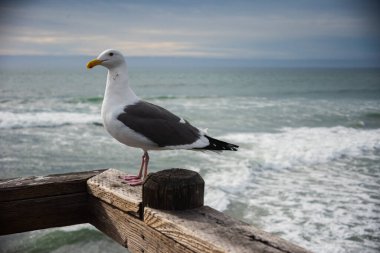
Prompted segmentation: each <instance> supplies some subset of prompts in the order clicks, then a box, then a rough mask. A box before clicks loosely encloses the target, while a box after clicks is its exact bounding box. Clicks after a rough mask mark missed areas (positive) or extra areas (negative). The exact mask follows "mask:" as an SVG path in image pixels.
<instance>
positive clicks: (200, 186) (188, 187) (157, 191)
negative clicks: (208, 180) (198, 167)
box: [142, 169, 205, 210]
mask: <svg viewBox="0 0 380 253" xmlns="http://www.w3.org/2000/svg"><path fill="white" fill-rule="evenodd" d="M204 186H205V182H204V181H203V179H202V177H201V176H200V175H199V174H198V173H197V172H194V171H191V170H185V169H168V170H163V171H159V172H156V173H151V174H149V175H148V177H147V178H146V180H145V182H144V185H143V190H142V194H143V198H142V199H143V206H144V207H151V208H156V209H162V210H186V209H192V208H197V207H201V206H203V195H204Z"/></svg>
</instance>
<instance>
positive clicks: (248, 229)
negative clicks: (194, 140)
mask: <svg viewBox="0 0 380 253" xmlns="http://www.w3.org/2000/svg"><path fill="white" fill-rule="evenodd" d="M144 222H145V223H146V224H147V225H148V226H150V227H152V228H154V229H156V230H157V231H160V232H161V233H163V234H164V235H167V236H168V237H170V238H172V239H174V240H176V241H178V242H181V243H182V244H183V245H185V246H186V247H188V248H190V249H192V250H194V251H195V252H239V253H243V252H244V253H245V252H247V253H248V252H267V253H285V252H286V253H306V252H308V251H307V250H305V249H303V248H301V247H299V246H296V245H294V244H292V243H289V242H287V241H285V240H283V239H281V238H278V237H275V236H273V235H271V234H269V233H266V232H264V231H262V230H259V229H257V228H255V227H253V226H251V225H249V224H246V223H244V222H241V221H238V220H236V219H233V218H231V217H229V216H227V215H225V214H223V213H221V212H218V211H216V210H214V209H212V208H210V207H207V206H204V207H200V208H196V209H191V210H185V211H164V210H156V209H152V208H145V209H144Z"/></svg>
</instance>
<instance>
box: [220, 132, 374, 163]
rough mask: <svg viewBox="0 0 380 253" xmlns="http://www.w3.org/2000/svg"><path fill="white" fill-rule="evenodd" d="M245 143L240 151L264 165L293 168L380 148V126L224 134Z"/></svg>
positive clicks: (370, 151)
mask: <svg viewBox="0 0 380 253" xmlns="http://www.w3.org/2000/svg"><path fill="white" fill-rule="evenodd" d="M221 138H224V139H226V140H229V141H231V142H233V143H237V144H238V145H239V144H240V145H241V149H240V152H239V154H240V155H242V156H245V157H249V158H250V159H254V160H255V161H257V162H258V163H260V164H261V165H263V166H264V167H272V168H289V167H294V166H311V165H315V164H321V163H327V162H329V161H334V160H337V159H341V158H346V157H361V156H368V155H371V153H373V152H374V151H375V150H379V149H380V129H373V130H363V129H354V128H346V127H341V126H339V127H331V128H324V127H323V128H322V127H321V128H306V127H302V128H284V129H282V130H281V131H280V132H279V133H256V134H254V133H238V134H229V135H226V136H223V137H221Z"/></svg>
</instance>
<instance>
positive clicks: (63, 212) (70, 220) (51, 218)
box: [0, 192, 88, 235]
mask: <svg viewBox="0 0 380 253" xmlns="http://www.w3.org/2000/svg"><path fill="white" fill-rule="evenodd" d="M87 200H88V194H87V193H86V192H82V193H74V194H65V195H60V196H50V197H42V198H34V199H26V200H17V201H3V202H0V235H6V234H13V233H20V232H25V231H32V230H37V229H44V228H51V227H61V226H69V225H74V224H80V223H87V222H88V215H87V213H88V210H87Z"/></svg>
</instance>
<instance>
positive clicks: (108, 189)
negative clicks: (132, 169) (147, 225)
mask: <svg viewBox="0 0 380 253" xmlns="http://www.w3.org/2000/svg"><path fill="white" fill-rule="evenodd" d="M125 175H127V174H126V173H125V172H121V171H118V170H115V169H108V170H106V171H104V172H102V173H100V174H99V175H97V176H95V177H92V178H91V179H89V180H88V182H87V190H88V192H89V194H91V195H93V196H95V197H97V198H99V199H101V200H103V201H104V202H106V203H109V204H111V205H113V206H115V207H117V208H119V209H121V210H123V211H125V212H129V213H131V214H134V215H136V216H138V217H141V215H142V205H141V203H142V186H129V185H128V184H126V183H125V180H123V179H121V178H120V177H122V176H125Z"/></svg>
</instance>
